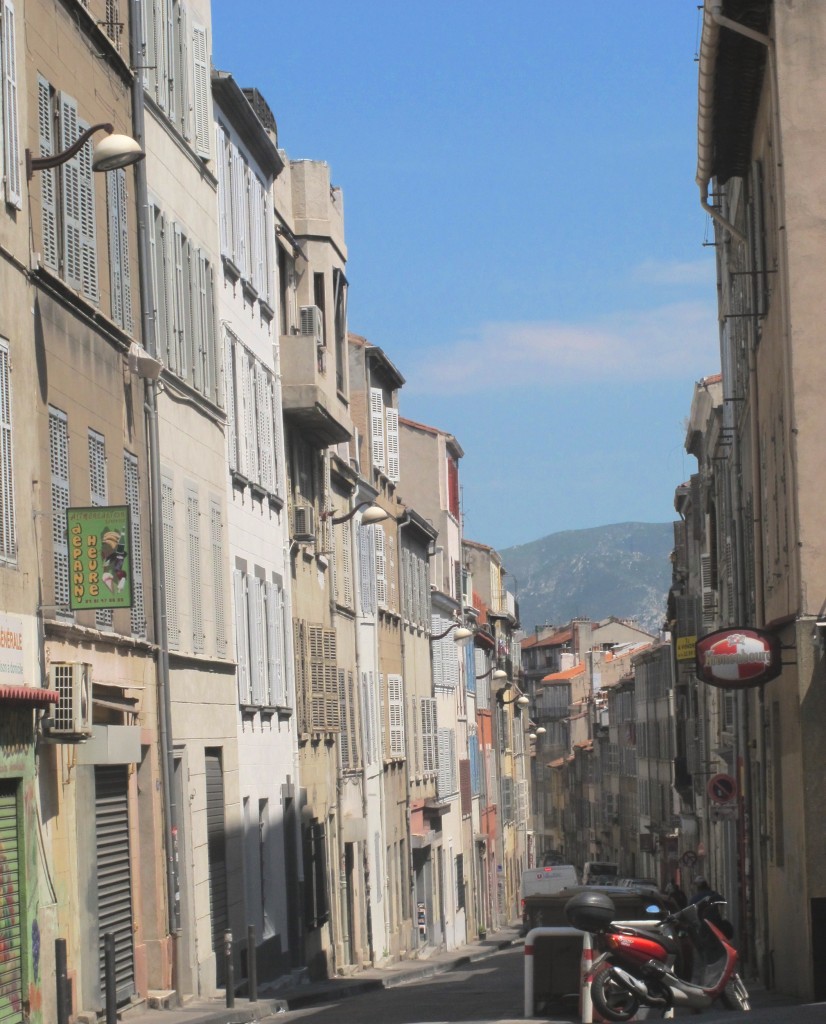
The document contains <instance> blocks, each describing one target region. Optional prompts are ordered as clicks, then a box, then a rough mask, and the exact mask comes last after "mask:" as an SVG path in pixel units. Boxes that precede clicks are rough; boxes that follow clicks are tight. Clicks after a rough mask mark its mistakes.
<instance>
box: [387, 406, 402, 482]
mask: <svg viewBox="0 0 826 1024" xmlns="http://www.w3.org/2000/svg"><path fill="white" fill-rule="evenodd" d="M387 475H388V476H389V477H390V479H391V480H392V481H393V483H398V482H399V476H400V461H399V411H398V409H390V408H388V410H387Z"/></svg>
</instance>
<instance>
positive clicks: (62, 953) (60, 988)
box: [54, 939, 69, 1024]
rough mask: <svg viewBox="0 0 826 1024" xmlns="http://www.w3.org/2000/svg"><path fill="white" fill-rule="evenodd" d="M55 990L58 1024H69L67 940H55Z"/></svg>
mask: <svg viewBox="0 0 826 1024" xmlns="http://www.w3.org/2000/svg"><path fill="white" fill-rule="evenodd" d="M54 970H55V989H56V995H57V1024H69V1007H68V1005H67V1004H68V1002H69V986H68V982H67V977H66V940H65V939H55V940H54Z"/></svg>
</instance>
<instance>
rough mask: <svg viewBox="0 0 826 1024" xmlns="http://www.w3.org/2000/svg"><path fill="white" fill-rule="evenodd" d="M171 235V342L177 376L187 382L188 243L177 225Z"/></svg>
mask: <svg viewBox="0 0 826 1024" xmlns="http://www.w3.org/2000/svg"><path fill="white" fill-rule="evenodd" d="M172 234H173V245H174V256H173V259H174V264H173V265H174V274H175V279H174V280H175V291H174V294H175V306H174V309H175V329H174V341H173V346H174V349H175V366H176V369H177V373H178V376H179V377H181V378H183V380H187V379H188V378H189V372H190V364H189V361H188V359H187V345H186V336H187V332H188V326H189V325H188V320H189V307H190V294H189V265H188V264H189V261H188V258H187V249H188V242H187V240H186V238H185V237H184V235H183V233H182V232H181V229H180V227H179V226H178V225H177V224H175V225H174V229H173V233H172ZM170 365H171V364H170Z"/></svg>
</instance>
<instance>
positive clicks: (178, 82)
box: [169, 3, 209, 146]
mask: <svg viewBox="0 0 826 1024" xmlns="http://www.w3.org/2000/svg"><path fill="white" fill-rule="evenodd" d="M177 6H178V13H177V19H176V24H175V28H176V34H177V45H176V47H175V54H174V57H175V61H176V65H177V66H176V68H175V71H174V73H173V83H172V84H173V89H174V92H175V102H176V109H177V111H178V117H177V120H178V127H179V128H180V130H181V135H183V137H184V138H185V139H187V140H188V139H191V138H192V127H191V120H192V118H191V113H190V102H189V32H188V29H187V14H186V7H185V6H184V4H182V3H179V4H178V5H177ZM169 116H170V117H172V116H173V115H172V113H171V112H170V115H169ZM207 130H208V129H207ZM208 145H209V142H207V146H208Z"/></svg>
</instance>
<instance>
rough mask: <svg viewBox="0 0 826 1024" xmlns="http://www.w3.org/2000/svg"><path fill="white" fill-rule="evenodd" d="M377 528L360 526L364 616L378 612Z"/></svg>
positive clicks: (362, 610)
mask: <svg viewBox="0 0 826 1024" xmlns="http://www.w3.org/2000/svg"><path fill="white" fill-rule="evenodd" d="M375 529H376V527H375V526H361V525H360V526H359V579H360V587H361V593H360V595H359V596H360V598H361V612H362V615H372V614H373V613H374V612H375V611H376V534H375Z"/></svg>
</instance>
